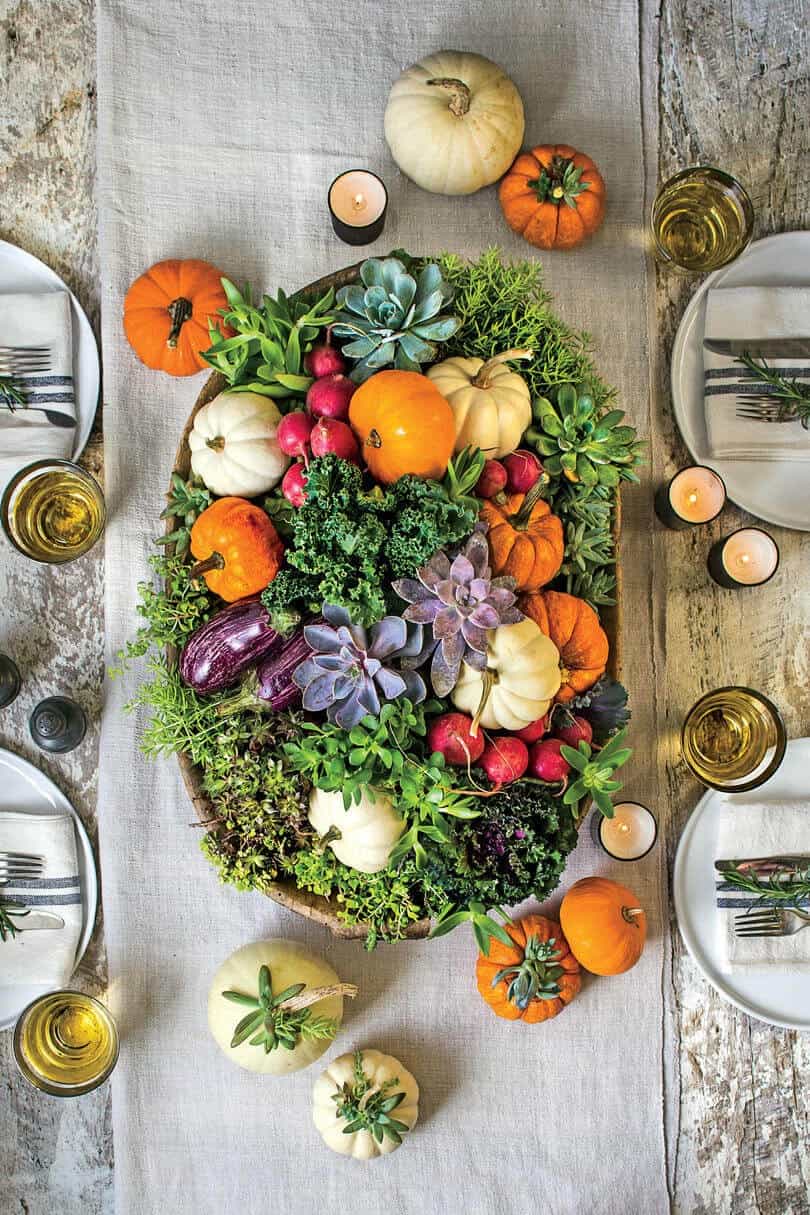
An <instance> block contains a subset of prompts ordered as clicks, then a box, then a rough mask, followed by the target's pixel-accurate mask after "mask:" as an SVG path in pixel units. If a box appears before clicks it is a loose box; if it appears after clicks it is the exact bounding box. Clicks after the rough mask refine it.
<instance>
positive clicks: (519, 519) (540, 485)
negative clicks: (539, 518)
mask: <svg viewBox="0 0 810 1215" xmlns="http://www.w3.org/2000/svg"><path fill="white" fill-rule="evenodd" d="M547 482H548V477H543V476H540V477H538V478H537V480H536V481H535V483H534V485H533V486H532V487H531V489H530V490H529V492H528V493H527V494H526V497H525V498H524V499H523V502H522V504H521V506H520V509H519V510H517V511H515V513H514V515H510V516H509V522H510V523H511V524H512V527H513V528H514V529H515V531H516V532H525V531H526V529H527V528H528V526H529V523H530V522H531V517H532V511H533V510H534V508H535V506H536V505H537V500H538V498H539V497H540V495H541V493H542V491H543V489H544V488H545V486H546V484H547Z"/></svg>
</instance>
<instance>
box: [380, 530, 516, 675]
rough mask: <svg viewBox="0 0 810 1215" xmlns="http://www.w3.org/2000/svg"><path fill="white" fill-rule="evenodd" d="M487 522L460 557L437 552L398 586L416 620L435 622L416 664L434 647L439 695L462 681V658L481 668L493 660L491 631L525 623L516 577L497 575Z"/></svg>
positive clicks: (432, 669) (408, 614)
mask: <svg viewBox="0 0 810 1215" xmlns="http://www.w3.org/2000/svg"><path fill="white" fill-rule="evenodd" d="M486 530H487V529H486V524H479V525H478V526H477V527H476V530H475V531H474V532H473V534H472V535H471V536H470V538H469V540H468V541H467V543H466V544H465V545H464V547H463V548H462V550H461V551H460V552H459V554H458V556H456V557H454V558H453V560H452V561H451V560H450V558H449V557H448V556H447V554H446V553H445V552H442V551H440V552H438V553H434V555H433V556H432V557H431V559H430V561H428V563H427V565H423V566H422V567H421V569H419V570H418V571H417V577H416V578H400V579H398V580H397V581H396V582H395V583H393V587H394V590H395V591H396V593H397V594H398V595H399V597H400V598H401V599H404V600H405V602H406V603H408V604H409V605H410V606H409V607H407V608H406V609H405V611H404V612H403V617H404V619H405V620H407V621H410V622H411V623H413V624H419V625H426V626H427V625H429V626H430V627H431V630H432V636H429V637H428V639H427V642H426V644H425V646H424V647H423V649H422V651H421V653H420V654H419V655H417V656H416V657H415V658H414V659H412V660H409V661H412V662H413V665H414V666H421V664H422V663H423V662H425V661H426V660H427V658H428V657H429V656H430V654H431V652H432V654H433V659H432V661H431V664H430V682H431V683H432V685H433V690H434V692H435V693H436V695H437V696H448V695H449V694H450V692H452V690H453V688H454V687H455V686H456V684H457V683H458V677H459V673H460V671H461V664H462V662H466V663H468V664H469V665H470V666H471V667H473V668H474V669H475V670H476V671H483V670H485V669H486V665H487V631H488V630H489V629H497V628H499V627H500V625H502V624H519V623H520V621H521V620H523V613H522V612H521V611H520V609H519V608H518V607H516V601H517V596H516V595H515V592H514V587H515V580H514V578H507V577H504V578H493V577H492V570H491V569H490V565H489V547H488V545H487V539H486Z"/></svg>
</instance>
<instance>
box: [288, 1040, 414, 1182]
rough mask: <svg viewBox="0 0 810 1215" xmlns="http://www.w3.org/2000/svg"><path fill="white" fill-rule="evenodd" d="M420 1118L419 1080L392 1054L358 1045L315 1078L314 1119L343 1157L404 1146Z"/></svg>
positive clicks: (359, 1156)
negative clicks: (406, 1137)
mask: <svg viewBox="0 0 810 1215" xmlns="http://www.w3.org/2000/svg"><path fill="white" fill-rule="evenodd" d="M418 1117H419V1085H418V1084H417V1083H416V1081H415V1080H414V1078H413V1076H412V1075H411V1073H410V1072H409V1071H408V1069H407V1068H406V1067H403V1066H402V1064H401V1063H400V1061H399V1060H398V1059H395V1058H394V1056H393V1055H384V1054H383V1053H382V1051H379V1050H356V1051H354V1052H353V1053H352V1052H350V1053H349V1054H347V1055H341V1056H340V1058H339V1059H335V1060H334V1062H333V1063H330V1064H329V1066H328V1067H327V1069H326V1071H325V1072H323V1073H322V1074H321V1075H320V1076H319V1077H318V1079H317V1080H316V1081H315V1088H314V1090H313V1093H312V1118H313V1121H314V1123H315V1126H316V1127H317V1128H318V1130H319V1132H320V1134H321V1136H322V1138H323V1141H324V1143H325V1144H326V1145H327V1147H330V1148H331V1149H332V1151H333V1152H338V1153H339V1154H340V1155H341V1156H351V1157H353V1159H355V1160H374V1159H376V1158H377V1157H378V1156H387V1155H389V1153H391V1152H395V1151H396V1150H397V1148H398V1147H400V1146H401V1145H402V1142H403V1140H404V1137H405V1136H406V1135H407V1134H408V1132H409V1131H412V1130H413V1128H414V1126H415V1125H416V1120H417V1118H418Z"/></svg>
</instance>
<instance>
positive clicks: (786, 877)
mask: <svg viewBox="0 0 810 1215" xmlns="http://www.w3.org/2000/svg"><path fill="white" fill-rule="evenodd" d="M718 873H719V874H720V876H721V877H722V879H723V881H724V882H727V883H728V884H729V886H734V887H736V889H738V890H744V891H746V892H747V893H748V894H757V895H759V897H760V899H761V900H763V901H764V900H767V899H770V900H774V901H778V902H780V903H792V904H798V903H799V902H800V901H801V900H802V899H806V898H810V864H808V865H807V868H806V869H804V870H802V869H800V868H795V869H789V868H787V867H785V868H784V869H781V870H775V871H774V872H771V873H769V874H768V875H767V876H761V875H759V874H758V873H757V872H756V870H755V869H754V868H753V866H752V867H750V868H747V869H745V870H743V869H740V868H739V867H737V866H732V865H729V866H728V867H727V868H722V869H719V868H718Z"/></svg>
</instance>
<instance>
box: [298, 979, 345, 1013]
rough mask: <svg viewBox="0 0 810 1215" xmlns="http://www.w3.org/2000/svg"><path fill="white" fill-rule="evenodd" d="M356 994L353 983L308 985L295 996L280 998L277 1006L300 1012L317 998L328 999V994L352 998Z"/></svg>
mask: <svg viewBox="0 0 810 1215" xmlns="http://www.w3.org/2000/svg"><path fill="white" fill-rule="evenodd" d="M356 995H357V988H356V987H355V985H354V983H332V984H330V985H329V986H328V987H309V988H307V990H306V991H302V992H300V993H299V994H298V995H297V996H290V998H289V1000H282V1001H281V1003H280V1004H279V1006H278V1007H279V1008H283V1009H284V1011H285V1012H300V1011H301V1009H302V1008H309V1007H310V1005H311V1004H317V1003H318V1001H319V1000H328V999H329V997H330V996H348V997H349V998H350V999H351V1000H353V999H354V997H355V996H356Z"/></svg>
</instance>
